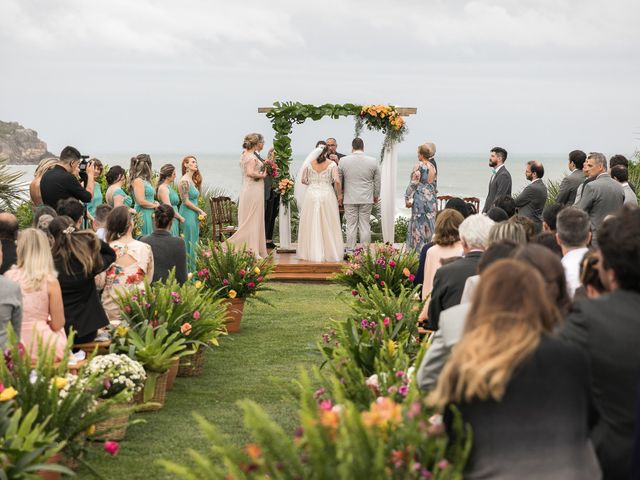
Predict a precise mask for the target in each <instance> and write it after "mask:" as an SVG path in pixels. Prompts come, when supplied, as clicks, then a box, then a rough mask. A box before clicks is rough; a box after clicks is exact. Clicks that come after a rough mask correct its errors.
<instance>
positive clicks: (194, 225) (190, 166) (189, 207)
mask: <svg viewBox="0 0 640 480" xmlns="http://www.w3.org/2000/svg"><path fill="white" fill-rule="evenodd" d="M178 189H179V190H180V197H181V200H182V205H180V209H179V210H178V212H179V215H180V216H181V217H183V218H184V222H182V233H183V235H184V244H185V247H186V248H187V270H188V271H189V272H193V271H195V269H196V250H197V247H198V241H199V240H200V218H202V219H204V218H206V217H207V214H206V213H205V212H204V210H202V209H201V208H200V207H199V206H198V198H200V191H201V189H202V174H201V173H200V170H199V169H198V160H196V157H194V156H193V155H189V156H188V157H184V158H183V159H182V177H181V178H180V182H178Z"/></svg>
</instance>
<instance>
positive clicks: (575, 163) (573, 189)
mask: <svg viewBox="0 0 640 480" xmlns="http://www.w3.org/2000/svg"><path fill="white" fill-rule="evenodd" d="M586 159H587V154H586V153H584V152H583V151H582V150H573V151H572V152H571V153H569V171H570V172H571V173H570V174H569V175H567V176H565V177H564V178H563V179H562V182H561V183H560V189H559V190H558V195H556V202H557V203H559V204H560V205H573V203H574V202H575V200H576V193H577V191H578V187H580V185H581V184H582V182H583V181H584V173H583V172H582V167H583V166H584V161H585V160H586Z"/></svg>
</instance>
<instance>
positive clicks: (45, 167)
mask: <svg viewBox="0 0 640 480" xmlns="http://www.w3.org/2000/svg"><path fill="white" fill-rule="evenodd" d="M57 164H58V159H57V158H45V159H44V160H40V163H38V166H37V167H36V171H35V172H34V173H33V180H32V181H31V183H30V184H29V196H30V197H31V203H33V205H34V206H35V207H39V206H41V205H42V193H40V182H41V181H42V176H43V175H44V174H45V173H46V172H48V171H49V170H51V169H52V168H53V167H55V166H56V165H57Z"/></svg>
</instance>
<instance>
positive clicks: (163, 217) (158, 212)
mask: <svg viewBox="0 0 640 480" xmlns="http://www.w3.org/2000/svg"><path fill="white" fill-rule="evenodd" d="M154 216H155V223H156V228H158V229H160V230H165V229H166V228H167V227H168V226H169V225H171V222H173V219H174V218H175V216H176V213H175V211H174V210H173V207H172V206H171V205H166V204H164V203H163V204H161V205H158V206H157V207H156V209H155V210H154Z"/></svg>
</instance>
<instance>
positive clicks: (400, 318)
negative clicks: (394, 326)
mask: <svg viewBox="0 0 640 480" xmlns="http://www.w3.org/2000/svg"><path fill="white" fill-rule="evenodd" d="M403 318H404V315H403V314H402V313H401V312H398V313H396V320H398V321H400V320H402V319H403Z"/></svg>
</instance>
